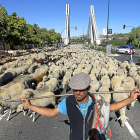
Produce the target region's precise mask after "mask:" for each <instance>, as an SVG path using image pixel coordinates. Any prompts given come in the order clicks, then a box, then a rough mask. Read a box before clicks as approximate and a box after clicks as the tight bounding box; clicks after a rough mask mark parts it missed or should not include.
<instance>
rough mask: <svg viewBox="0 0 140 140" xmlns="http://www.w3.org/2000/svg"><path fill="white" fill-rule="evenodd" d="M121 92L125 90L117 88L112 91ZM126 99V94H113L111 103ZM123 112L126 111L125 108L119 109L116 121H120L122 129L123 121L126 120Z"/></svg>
mask: <svg viewBox="0 0 140 140" xmlns="http://www.w3.org/2000/svg"><path fill="white" fill-rule="evenodd" d="M123 90H125V89H124V88H123V87H117V88H116V89H115V90H114V91H123ZM126 98H128V95H127V93H122V94H121V93H116V94H113V101H114V102H119V101H122V100H124V99H126ZM125 110H126V106H124V107H123V108H121V109H119V113H120V117H119V118H118V119H117V120H120V122H121V126H122V127H124V123H125V120H126V119H128V118H127V117H126V116H125Z"/></svg>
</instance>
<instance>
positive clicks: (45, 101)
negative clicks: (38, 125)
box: [30, 92, 57, 122]
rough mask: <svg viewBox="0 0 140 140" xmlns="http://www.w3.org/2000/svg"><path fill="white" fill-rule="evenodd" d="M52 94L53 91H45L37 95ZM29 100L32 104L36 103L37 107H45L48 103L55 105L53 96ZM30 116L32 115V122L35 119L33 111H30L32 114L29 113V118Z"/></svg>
mask: <svg viewBox="0 0 140 140" xmlns="http://www.w3.org/2000/svg"><path fill="white" fill-rule="evenodd" d="M54 95H55V94H54V93H53V92H46V93H45V94H42V95H40V96H39V97H41V96H54ZM30 102H31V104H32V105H36V106H39V107H47V106H48V105H50V104H52V105H53V106H54V107H57V104H56V98H55V97H50V98H43V99H36V100H31V101H30ZM31 117H33V120H32V122H34V121H35V112H32V114H31V115H30V118H31Z"/></svg>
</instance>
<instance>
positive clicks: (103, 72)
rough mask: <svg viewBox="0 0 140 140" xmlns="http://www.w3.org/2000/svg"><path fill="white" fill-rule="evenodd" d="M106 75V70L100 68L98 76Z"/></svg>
mask: <svg viewBox="0 0 140 140" xmlns="http://www.w3.org/2000/svg"><path fill="white" fill-rule="evenodd" d="M104 75H108V70H107V69H106V68H102V69H101V71H100V76H101V77H102V76H104Z"/></svg>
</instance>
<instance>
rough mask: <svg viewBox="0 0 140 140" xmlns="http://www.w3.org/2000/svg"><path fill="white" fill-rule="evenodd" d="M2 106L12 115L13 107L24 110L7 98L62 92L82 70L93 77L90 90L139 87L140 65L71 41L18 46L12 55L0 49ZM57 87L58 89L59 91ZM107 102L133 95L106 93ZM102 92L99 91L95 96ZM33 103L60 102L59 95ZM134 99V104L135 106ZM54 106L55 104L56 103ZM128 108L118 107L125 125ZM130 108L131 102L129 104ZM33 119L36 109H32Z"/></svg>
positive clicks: (118, 89) (18, 103)
mask: <svg viewBox="0 0 140 140" xmlns="http://www.w3.org/2000/svg"><path fill="white" fill-rule="evenodd" d="M0 61H1V62H0V107H1V114H3V113H4V110H5V109H7V108H9V109H10V111H9V115H8V118H7V120H9V119H10V115H11V113H12V111H13V110H16V111H17V112H20V111H23V112H24V115H25V114H26V110H27V108H25V107H24V106H23V105H22V104H21V102H5V99H7V98H8V97H9V95H10V96H11V99H10V100H15V99H19V98H20V97H23V96H26V97H28V98H30V97H32V98H33V97H41V96H44V95H45V96H47V95H55V94H56V93H57V94H61V92H62V91H63V90H65V91H66V92H67V91H69V90H70V88H69V86H68V84H69V80H70V78H71V77H72V76H73V75H74V74H76V73H79V72H85V73H87V74H89V76H90V77H91V81H92V82H91V89H90V92H91V93H94V92H95V91H96V92H98V91H100V92H101V91H122V90H133V89H134V88H135V87H138V88H140V66H137V65H135V63H133V62H131V63H128V61H124V62H121V61H118V60H117V59H114V58H113V57H112V58H111V57H108V56H107V55H106V54H105V53H103V52H101V51H97V50H92V49H90V50H89V49H85V48H83V46H78V45H77V46H76V45H71V46H67V47H63V48H62V47H61V48H57V49H49V48H42V49H30V51H29V50H15V51H13V54H12V55H8V52H4V51H3V52H0ZM56 91H57V92H56ZM102 96H104V98H105V100H107V101H108V102H111V103H112V102H118V101H121V100H123V99H125V98H127V97H129V96H130V93H123V94H119V93H118V94H112V93H110V94H104V95H102ZM98 98H99V94H96V99H98ZM31 102H32V103H33V104H34V105H37V106H41V107H46V106H48V105H53V106H54V107H56V106H57V104H58V98H56V97H51V98H44V99H37V100H33V101H31ZM134 103H135V101H134V102H133V103H131V107H134ZM53 106H52V107H53ZM126 108H127V107H124V108H122V109H120V110H119V114H120V117H119V118H118V120H120V122H121V126H122V127H124V122H125V120H126V119H127V117H126V114H125V112H126ZM128 108H130V105H129V106H128ZM30 117H33V122H34V121H35V112H32V115H31V116H30Z"/></svg>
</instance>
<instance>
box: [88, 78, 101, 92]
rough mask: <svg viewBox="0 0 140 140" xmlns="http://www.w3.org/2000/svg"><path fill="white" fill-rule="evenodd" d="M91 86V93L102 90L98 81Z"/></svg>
mask: <svg viewBox="0 0 140 140" xmlns="http://www.w3.org/2000/svg"><path fill="white" fill-rule="evenodd" d="M90 86H91V88H90V90H89V92H94V91H97V90H98V89H99V88H100V83H99V81H97V80H96V81H92V82H91V84H90Z"/></svg>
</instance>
